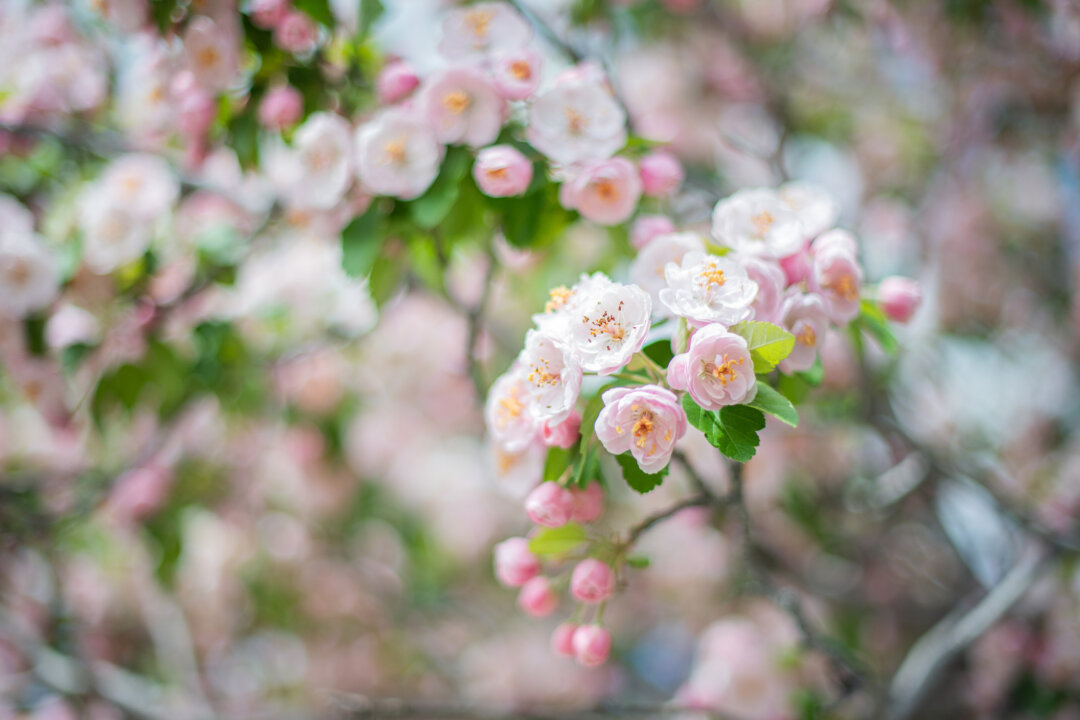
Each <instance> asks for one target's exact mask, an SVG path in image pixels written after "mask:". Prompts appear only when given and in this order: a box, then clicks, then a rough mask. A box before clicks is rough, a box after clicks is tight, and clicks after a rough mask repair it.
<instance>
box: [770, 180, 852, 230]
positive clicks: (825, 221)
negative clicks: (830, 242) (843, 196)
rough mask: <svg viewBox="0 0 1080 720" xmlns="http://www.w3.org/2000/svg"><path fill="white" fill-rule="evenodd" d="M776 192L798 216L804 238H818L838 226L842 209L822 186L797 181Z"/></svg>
mask: <svg viewBox="0 0 1080 720" xmlns="http://www.w3.org/2000/svg"><path fill="white" fill-rule="evenodd" d="M776 192H777V194H778V195H779V196H780V199H781V200H783V201H784V203H785V204H786V205H787V206H788V207H790V208H791V209H792V210H794V211H795V214H796V215H798V217H799V222H801V223H802V226H803V237H806V238H813V237H817V236H818V235H820V234H821V233H823V232H825V231H826V230H828V229H829V228H831V227H833V225H835V224H836V218H837V216H838V215H839V214H840V209H839V207H837V205H836V201H835V200H834V199H833V197H832V195H830V194H829V192H828V191H827V190H826V189H825V188H823V187H821V186H820V185H816V184H814V183H811V182H806V181H802V180H795V181H792V182H789V183H784V184H783V185H781V186H780V188H779V189H778V190H777V191H776Z"/></svg>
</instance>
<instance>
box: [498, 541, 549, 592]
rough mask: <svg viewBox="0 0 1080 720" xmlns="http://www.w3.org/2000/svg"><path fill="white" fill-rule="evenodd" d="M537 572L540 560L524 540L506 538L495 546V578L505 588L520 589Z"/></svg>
mask: <svg viewBox="0 0 1080 720" xmlns="http://www.w3.org/2000/svg"><path fill="white" fill-rule="evenodd" d="M539 572H540V560H539V559H538V558H537V557H536V555H534V554H533V553H532V551H531V550H529V541H528V540H526V539H525V538H520V537H513V538H508V539H506V540H503V541H502V542H501V543H499V544H498V545H496V546H495V577H496V578H497V579H498V580H499V582H500V583H502V584H503V585H505V586H506V587H521V586H522V585H524V584H525V583H527V582H528V581H529V580H532V579H533V578H534V577H536V575H537V574H538V573H539Z"/></svg>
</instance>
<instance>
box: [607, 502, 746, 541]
mask: <svg viewBox="0 0 1080 720" xmlns="http://www.w3.org/2000/svg"><path fill="white" fill-rule="evenodd" d="M725 501H726V498H714V497H712V496H710V495H705V494H699V495H694V496H692V497H688V498H686V499H685V500H681V501H679V502H677V503H675V504H674V505H672V506H671V507H669V508H666V509H664V510H661V511H659V512H657V513H654V514H652V515H650V516H649V517H647V518H645V519H644V520H642V521H641V522H640V523H638V524H637V525H635V526H634V527H633V528H631V529H630V534H629V535H628V536H627V538H626V541H625V542H624V543H623V546H624V547H630V546H632V545H633V544H634V543H636V542H637V541H638V538H640V537H641V536H642V535H643V534H645V533H646V532H648V531H649V530H650V529H651V528H653V527H655V526H656V525H657V524H658V523H661V522H663V521H664V520H667V519H668V518H670V517H672V516H674V515H677V514H679V513H680V512H682V511H683V510H686V509H687V508H692V507H712V506H714V505H719V504H723V503H724V502H725Z"/></svg>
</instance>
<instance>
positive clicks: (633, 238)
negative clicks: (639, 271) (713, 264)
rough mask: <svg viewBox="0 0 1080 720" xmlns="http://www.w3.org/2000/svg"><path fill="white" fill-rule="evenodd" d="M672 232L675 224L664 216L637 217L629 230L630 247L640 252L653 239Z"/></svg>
mask: <svg viewBox="0 0 1080 720" xmlns="http://www.w3.org/2000/svg"><path fill="white" fill-rule="evenodd" d="M674 232H675V223H673V222H671V218H669V217H667V216H666V215H639V216H638V218H637V220H635V221H634V226H633V227H632V228H631V229H630V245H631V246H632V247H633V248H634V249H635V250H637V251H638V252H641V251H642V250H643V249H644V248H645V246H646V245H648V244H649V243H650V242H652V241H653V240H654V239H656V238H658V237H660V236H661V235H670V234H672V233H674ZM702 249H704V248H702Z"/></svg>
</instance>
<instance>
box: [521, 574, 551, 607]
mask: <svg viewBox="0 0 1080 720" xmlns="http://www.w3.org/2000/svg"><path fill="white" fill-rule="evenodd" d="M518 607H520V608H521V609H522V611H524V612H525V613H526V614H528V615H532V616H533V617H546V616H547V615H550V614H551V613H553V612H555V608H557V607H559V595H558V593H556V592H555V589H554V588H552V587H551V581H550V580H548V579H547V578H546V577H544V576H543V575H537V576H536V577H534V578H533V579H531V580H529V581H528V582H527V583H525V584H524V585H522V586H521V592H520V593H518Z"/></svg>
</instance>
